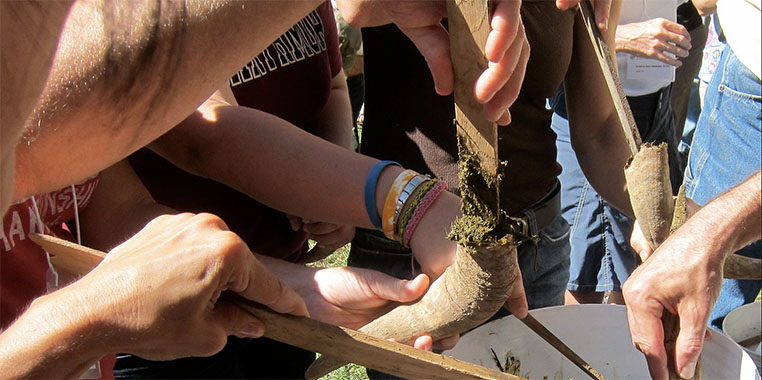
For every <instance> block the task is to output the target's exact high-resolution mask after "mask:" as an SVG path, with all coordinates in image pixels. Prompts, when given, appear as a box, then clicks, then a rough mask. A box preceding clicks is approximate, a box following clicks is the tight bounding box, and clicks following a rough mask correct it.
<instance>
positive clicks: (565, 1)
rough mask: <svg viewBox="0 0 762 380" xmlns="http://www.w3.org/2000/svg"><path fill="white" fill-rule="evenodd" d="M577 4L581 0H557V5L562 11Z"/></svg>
mask: <svg viewBox="0 0 762 380" xmlns="http://www.w3.org/2000/svg"><path fill="white" fill-rule="evenodd" d="M577 4H579V0H556V7H557V8H558V9H560V10H562V11H565V10H567V9H569V8H571V7H574V6H576V5H577Z"/></svg>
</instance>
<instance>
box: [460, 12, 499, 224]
mask: <svg viewBox="0 0 762 380" xmlns="http://www.w3.org/2000/svg"><path fill="white" fill-rule="evenodd" d="M491 10H492V4H491V2H490V1H489V0H452V1H448V2H447V20H448V21H447V22H448V28H449V32H450V56H451V59H452V65H453V71H454V76H455V77H454V80H455V83H454V84H455V87H454V94H455V122H456V125H457V133H458V136H459V141H461V143H463V144H464V145H465V149H466V150H468V151H469V152H470V153H471V154H474V155H475V156H476V158H477V161H478V163H479V165H480V166H481V168H480V169H481V173H482V174H483V175H484V176H485V177H486V178H485V182H486V183H487V184H493V183H494V184H495V185H494V195H495V198H494V199H482V201H483V202H484V203H485V206H486V207H487V208H488V209H490V210H495V212H496V214H495V215H500V213H499V212H498V210H499V204H498V199H499V198H500V193H499V186H498V185H497V180H496V179H497V175H498V170H499V168H500V165H499V159H498V153H497V124H496V123H493V122H490V121H488V120H487V119H486V118H485V117H484V112H483V105H482V104H481V103H479V102H477V101H476V98H475V97H474V84H475V83H476V80H477V79H478V78H479V75H481V73H482V72H484V70H485V69H486V68H487V64H488V61H487V57H486V56H485V54H484V46H485V45H486V42H487V36H488V35H489V32H490V15H491V13H492V12H491Z"/></svg>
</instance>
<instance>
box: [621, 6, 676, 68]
mask: <svg viewBox="0 0 762 380" xmlns="http://www.w3.org/2000/svg"><path fill="white" fill-rule="evenodd" d="M690 49H691V35H690V33H688V30H687V29H685V27H684V26H682V25H680V24H678V23H676V22H674V21H670V20H667V19H664V18H661V17H659V18H654V19H650V20H647V21H642V22H634V23H630V24H624V25H619V26H617V31H616V50H617V51H618V52H624V53H628V54H632V55H635V56H638V57H644V58H652V59H657V60H659V61H662V62H664V63H666V64H668V65H672V66H675V67H680V66H681V65H682V62H681V61H680V60H679V59H676V58H673V57H672V56H670V55H668V54H665V53H671V54H674V55H676V56H677V57H680V58H685V57H687V56H688V51H689V50H690Z"/></svg>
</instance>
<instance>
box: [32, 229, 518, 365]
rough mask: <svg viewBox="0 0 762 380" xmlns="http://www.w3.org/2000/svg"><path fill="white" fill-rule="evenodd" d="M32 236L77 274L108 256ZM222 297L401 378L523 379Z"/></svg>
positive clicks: (316, 345) (278, 331)
mask: <svg viewBox="0 0 762 380" xmlns="http://www.w3.org/2000/svg"><path fill="white" fill-rule="evenodd" d="M30 238H31V239H32V241H34V242H35V243H37V244H38V245H40V246H41V247H42V248H43V249H45V250H46V251H47V252H49V253H50V254H51V258H50V260H51V262H52V263H53V265H55V266H57V267H59V268H62V269H64V270H66V271H68V272H71V273H72V274H77V275H84V274H86V273H87V272H89V271H90V270H91V269H93V268H94V267H95V266H96V265H98V263H100V262H101V261H102V260H103V258H104V257H105V256H106V254H105V253H104V252H101V251H98V250H95V249H91V248H87V247H84V246H81V245H79V244H75V243H72V242H69V241H67V240H63V239H59V238H56V237H53V236H49V235H42V234H32V235H30ZM222 299H224V300H226V301H229V302H232V303H234V304H236V305H237V306H238V307H240V308H241V309H243V310H246V311H247V312H249V313H251V314H252V315H254V316H255V317H257V318H259V319H260V320H261V321H262V322H263V323H264V324H265V337H267V338H270V339H273V340H276V341H279V342H282V343H286V344H290V345H292V346H295V347H299V348H302V349H305V350H308V351H313V352H320V353H322V354H324V355H331V356H333V357H336V358H340V359H342V360H345V361H347V362H351V363H356V364H359V365H362V366H365V367H368V368H373V369H376V370H379V371H382V372H385V373H390V374H393V375H396V376H400V377H404V378H412V379H424V378H425V379H440V380H448V379H491V380H517V379H523V378H521V377H518V376H513V375H510V374H507V373H502V372H498V371H495V370H493V369H489V368H486V367H482V366H479V365H476V364H472V363H468V362H464V361H461V360H457V359H454V358H451V357H448V356H443V355H439V354H435V353H433V352H428V351H423V350H418V349H415V348H413V347H410V346H407V345H404V344H400V343H396V342H391V341H387V340H383V339H379V338H376V337H373V336H370V335H367V334H363V333H361V332H358V331H355V330H352V329H348V328H344V327H338V326H334V325H330V324H327V323H323V322H320V321H317V320H314V319H310V318H305V317H296V316H293V315H285V314H279V313H276V312H274V311H272V310H270V309H268V308H266V307H264V306H262V305H259V304H257V303H255V302H253V301H250V300H248V299H245V298H243V297H241V296H238V295H237V294H235V293H225V294H223V297H222Z"/></svg>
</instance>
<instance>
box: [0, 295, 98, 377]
mask: <svg viewBox="0 0 762 380" xmlns="http://www.w3.org/2000/svg"><path fill="white" fill-rule="evenodd" d="M82 301H85V300H84V299H78V298H77V297H75V296H73V295H72V293H71V292H69V291H66V290H64V291H59V292H56V293H53V295H48V296H43V297H40V298H38V299H37V300H35V301H34V302H33V303H32V304H31V306H30V307H29V309H27V311H26V312H24V313H23V314H22V315H21V316H20V317H19V318H18V319H17V320H16V321H15V322H14V323H13V324H11V325H10V326H9V327H8V328H7V329H6V330H5V331H3V333H2V334H0V357H2V358H3V360H0V377H2V378H3V379H13V378H38V379H43V378H47V379H52V378H77V377H79V375H80V374H81V373H82V372H84V371H85V370H86V369H87V368H88V367H89V366H90V365H91V364H92V363H93V362H95V361H96V360H98V359H99V358H101V357H102V356H104V355H106V354H107V353H109V352H112V350H109V345H108V344H107V343H106V342H104V341H102V340H100V339H98V338H99V337H97V336H96V335H97V330H98V328H97V326H96V323H94V322H95V321H96V318H94V317H95V316H94V315H92V314H90V313H89V311H90V310H91V309H90V308H89V304H88V303H86V302H82ZM100 338H103V337H102V336H101V337H100Z"/></svg>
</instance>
